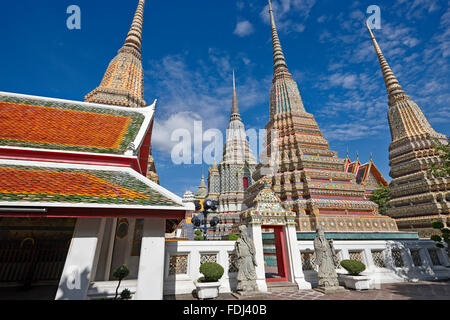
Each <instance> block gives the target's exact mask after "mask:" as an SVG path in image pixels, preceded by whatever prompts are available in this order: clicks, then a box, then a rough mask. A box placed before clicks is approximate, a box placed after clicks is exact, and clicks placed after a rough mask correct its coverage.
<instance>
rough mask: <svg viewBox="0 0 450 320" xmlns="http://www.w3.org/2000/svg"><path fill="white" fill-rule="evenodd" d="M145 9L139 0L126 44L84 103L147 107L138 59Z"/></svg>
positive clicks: (150, 167)
mask: <svg viewBox="0 0 450 320" xmlns="http://www.w3.org/2000/svg"><path fill="white" fill-rule="evenodd" d="M144 7H145V0H139V4H138V7H137V10H136V13H135V15H134V19H133V23H132V24H131V28H130V31H129V32H128V36H127V38H126V40H125V44H124V45H123V46H122V48H121V49H120V50H119V52H118V54H117V56H116V57H115V58H114V59H113V60H112V61H111V62H110V64H109V66H108V69H106V73H105V75H104V77H103V80H102V82H101V83H100V86H99V87H97V88H96V89H94V90H93V91H92V92H90V93H89V94H87V95H86V97H85V101H86V102H91V103H100V104H109V105H114V106H124V107H129V108H143V107H146V106H147V104H146V102H145V100H144V72H143V68H142V57H141V45H142V27H143V23H144ZM148 143H150V142H148ZM151 150H152V149H151V146H150V152H149V162H148V171H147V176H148V177H149V178H150V179H151V180H153V181H155V182H157V183H159V179H158V175H157V173H156V167H155V163H154V160H153V156H152V151H151Z"/></svg>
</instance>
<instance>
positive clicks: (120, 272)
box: [113, 265, 130, 300]
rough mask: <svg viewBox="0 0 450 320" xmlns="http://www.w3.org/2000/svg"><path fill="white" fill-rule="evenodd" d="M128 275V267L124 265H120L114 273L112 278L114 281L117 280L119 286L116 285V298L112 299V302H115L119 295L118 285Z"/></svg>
mask: <svg viewBox="0 0 450 320" xmlns="http://www.w3.org/2000/svg"><path fill="white" fill-rule="evenodd" d="M129 274H130V270H129V269H128V267H127V266H126V265H122V266H120V267H119V268H117V269H116V271H114V273H113V277H114V278H115V279H118V280H119V284H118V285H117V288H116V296H115V297H114V300H117V296H118V295H119V287H120V283H121V282H122V280H123V279H125V278H126V277H128V275H129ZM124 291H125V290H124Z"/></svg>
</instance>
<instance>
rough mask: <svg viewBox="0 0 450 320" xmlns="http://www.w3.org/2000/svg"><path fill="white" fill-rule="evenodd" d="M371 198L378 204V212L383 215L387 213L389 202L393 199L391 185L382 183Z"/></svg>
mask: <svg viewBox="0 0 450 320" xmlns="http://www.w3.org/2000/svg"><path fill="white" fill-rule="evenodd" d="M369 199H370V200H371V201H373V202H375V203H376V204H377V205H378V212H379V213H380V214H382V215H386V212H387V209H388V206H387V204H388V202H389V200H391V197H390V195H389V186H383V185H382V184H380V186H379V187H378V189H376V190H375V191H374V192H373V194H372V195H370V196H369Z"/></svg>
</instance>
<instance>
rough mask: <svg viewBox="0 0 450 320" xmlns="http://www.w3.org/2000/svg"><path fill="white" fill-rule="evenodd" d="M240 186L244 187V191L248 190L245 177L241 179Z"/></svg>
mask: <svg viewBox="0 0 450 320" xmlns="http://www.w3.org/2000/svg"><path fill="white" fill-rule="evenodd" d="M242 184H243V185H244V190H247V189H248V178H247V177H244V178H243V179H242Z"/></svg>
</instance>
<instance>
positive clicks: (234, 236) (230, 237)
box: [228, 233, 239, 241]
mask: <svg viewBox="0 0 450 320" xmlns="http://www.w3.org/2000/svg"><path fill="white" fill-rule="evenodd" d="M237 239H239V236H238V235H237V234H234V233H230V234H229V235H228V240H230V241H236V240H237Z"/></svg>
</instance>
